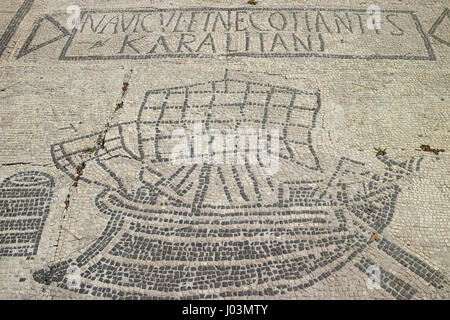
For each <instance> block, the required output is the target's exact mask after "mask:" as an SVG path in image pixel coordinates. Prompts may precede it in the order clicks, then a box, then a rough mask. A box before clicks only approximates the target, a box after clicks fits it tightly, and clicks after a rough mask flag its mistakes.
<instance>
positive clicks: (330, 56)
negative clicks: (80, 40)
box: [59, 7, 436, 61]
mask: <svg viewBox="0 0 450 320" xmlns="http://www.w3.org/2000/svg"><path fill="white" fill-rule="evenodd" d="M174 10H177V11H334V12H364V13H365V12H366V10H365V9H346V8H339V9H335V8H296V7H290V8H267V7H262V8H248V7H240V8H219V7H218V8H214V7H200V8H165V9H162V8H158V9H110V10H86V11H83V12H82V14H81V17H80V21H82V20H83V18H84V16H85V15H86V14H90V13H124V12H133V13H143V12H169V11H174ZM381 12H383V13H401V14H409V15H411V17H412V20H413V21H414V23H415V25H416V29H417V31H418V32H419V35H420V36H421V37H422V39H423V41H424V45H425V48H426V50H427V53H428V55H427V56H401V55H378V54H373V55H368V56H357V55H350V54H349V55H340V54H320V53H261V54H259V53H245V52H235V53H223V54H204V53H181V54H173V53H168V54H144V55H121V56H107V55H105V56H99V55H94V56H67V51H68V50H69V48H70V46H71V45H72V41H73V39H74V37H75V35H76V34H77V32H78V30H77V29H73V32H72V34H71V35H70V37H69V39H68V40H67V42H66V44H65V45H64V48H63V50H62V51H61V54H60V56H59V60H69V61H85V60H142V59H164V58H198V59H212V58H217V57H250V58H300V57H305V58H310V57H315V58H328V59H356V60H369V61H370V60H427V61H435V60H436V56H435V54H434V52H433V48H432V46H431V43H430V39H429V38H428V36H427V34H426V33H425V31H424V30H423V28H422V25H421V23H420V21H419V19H418V17H417V15H416V12H415V11H412V10H381Z"/></svg>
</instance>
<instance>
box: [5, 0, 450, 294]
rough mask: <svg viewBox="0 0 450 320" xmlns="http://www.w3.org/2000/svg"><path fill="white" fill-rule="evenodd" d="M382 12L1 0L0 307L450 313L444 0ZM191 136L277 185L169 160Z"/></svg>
mask: <svg viewBox="0 0 450 320" xmlns="http://www.w3.org/2000/svg"><path fill="white" fill-rule="evenodd" d="M377 3H378V5H379V6H380V8H381V10H382V11H383V12H382V15H381V18H382V24H381V29H380V30H377V31H378V32H376V31H375V30H368V29H367V26H366V20H367V14H366V9H367V6H368V4H367V2H364V1H339V0H333V1H327V2H326V4H324V3H323V1H291V2H289V3H286V2H285V1H268V0H267V1H259V3H258V4H257V5H255V6H252V5H249V4H247V2H246V1H245V0H243V1H183V2H182V3H181V2H179V3H178V2H169V3H168V2H166V1H133V2H132V3H131V2H130V1H125V0H121V1H114V2H113V3H111V2H109V1H88V0H85V1H58V2H57V3H53V2H48V1H40V0H35V1H25V2H24V4H20V3H17V1H3V2H2V4H1V5H0V33H3V36H2V38H1V39H2V41H3V42H0V49H2V46H3V50H2V51H0V52H2V54H1V55H0V66H1V68H0V75H1V76H0V103H1V108H0V122H1V132H2V135H1V153H0V164H1V166H0V180H1V181H0V298H13V299H58V298H62V299H72V298H75V299H101V298H106V299H110V298H116V299H117V298H133V297H136V298H158V297H162V298H165V299H167V298H176V299H179V298H196V299H198V298H202V299H204V298H220V299H222V298H224V299H236V298H240V299H253V298H261V297H263V298H266V299H405V298H406V299H409V298H411V299H448V298H449V287H448V276H449V265H448V261H449V253H448V248H449V237H450V234H449V231H448V230H449V218H448V215H449V212H450V202H449V196H448V195H449V186H450V181H449V178H450V174H449V169H448V168H449V167H450V163H449V150H450V145H449V141H450V139H449V136H450V134H449V133H450V127H449V124H448V119H449V116H450V114H449V113H450V112H449V110H450V109H449V99H450V96H449V89H448V88H449V80H448V79H449V72H448V69H449V68H448V67H449V61H448V59H449V50H450V47H449V42H450V39H449V38H448V35H449V34H450V33H449V31H450V30H449V29H448V28H449V22H450V16H449V14H448V10H447V11H445V10H446V6H448V1H444V0H442V1H437V0H433V1H430V0H427V1H418V0H410V1H395V2H392V1H378V2H377ZM74 4H76V5H79V6H80V8H81V9H82V12H83V15H82V18H81V29H80V30H78V31H76V30H75V31H73V32H72V30H68V26H67V19H68V18H69V14H68V13H67V12H66V9H67V7H68V6H70V5H74ZM214 8H217V9H214ZM264 8H266V9H264ZM294 8H296V9H294ZM227 9H230V10H229V11H227ZM193 12H196V14H193ZM305 13H307V15H308V17H307V18H306V16H305ZM228 14H229V18H230V24H229V25H228V24H227V21H228V20H227V19H228ZM347 17H348V18H349V20H350V21H351V31H350V30H349V24H348V23H347V24H346V25H347V27H345V22H346V20H345V19H347ZM239 19H242V20H239ZM307 19H308V20H307ZM339 19H342V20H339ZM91 20H92V25H91ZM11 21H13V22H12V23H11ZM307 21H308V22H307ZM8 25H9V26H10V27H8ZM96 28H97V29H96ZM228 28H229V29H228ZM308 29H310V30H308ZM246 32H248V33H246ZM308 36H309V40H310V41H311V48H308V46H309V45H308ZM183 37H184V38H183ZM295 37H297V38H295ZM446 37H447V38H446ZM183 39H184V42H183ZM299 39H300V40H301V41H302V42H303V44H302V43H300V40H299ZM261 41H262V42H261ZM262 44H263V45H262ZM234 50H236V51H234ZM191 51H192V52H191ZM124 83H127V85H126V86H124ZM158 90H159V91H158ZM186 119H187V120H188V121H187V122H186V121H184V120H186ZM191 120H192V121H194V120H197V121H203V124H204V126H209V128H210V129H219V130H222V131H224V130H226V129H235V128H252V129H256V130H257V129H261V128H266V129H278V130H280V137H281V141H282V143H281V147H280V156H281V158H280V162H279V164H280V168H279V170H278V172H277V173H276V174H274V175H272V176H270V177H269V178H270V179H269V181H268V179H267V177H266V176H264V175H262V174H261V172H260V170H259V167H258V165H256V166H255V165H253V164H251V165H248V166H246V165H236V166H231V165H229V164H212V165H207V164H205V163H199V164H197V165H193V164H188V165H186V164H185V165H183V166H180V165H174V164H171V163H170V162H164V161H163V159H164V158H166V157H169V156H170V150H171V149H170V147H171V141H170V139H168V138H167V139H165V138H164V136H167V137H170V136H171V133H172V131H173V130H175V129H183V128H187V129H188V130H192V125H193V122H192V121H191ZM189 121H191V122H189ZM286 123H288V125H286ZM155 128H158V129H155ZM283 130H285V132H284V131H283ZM147 138H150V141H148V140H146V139H147ZM421 145H429V146H430V147H431V148H435V149H443V150H445V151H440V152H439V153H438V154H435V153H433V152H428V151H423V150H421V149H420V146H421ZM155 146H156V147H155ZM286 146H287V147H286ZM374 148H381V149H386V152H387V154H386V155H385V156H382V155H377V151H375V150H374ZM83 163H84V164H85V167H83V166H82V164H83ZM77 169H78V172H77ZM141 173H142V174H141ZM77 176H78V177H79V178H77ZM10 177H11V178H10ZM78 179H79V181H76V182H77V183H75V184H74V182H75V180H78ZM374 232H378V233H379V238H378V240H375V241H373V242H370V241H369V239H370V238H371V236H372V235H373V233H374ZM70 266H76V267H78V268H79V269H77V270H75V271H74V272H72V271H73V270H72V271H71V269H69V270H68V268H69V267H70ZM371 266H374V267H375V272H377V271H380V272H381V282H380V285H381V288H378V289H377V288H376V289H370V288H369V287H368V286H367V281H368V280H367V279H368V278H369V276H368V274H367V273H366V272H367V270H368V268H369V267H371ZM78 271H79V272H80V277H79V278H77V277H78V273H77V272H78ZM74 277H75V279H80V288H78V287H72V286H71V284H70V283H69V282H68V281H69V280H71V279H74ZM76 282H77V281H75V284H76ZM369 282H370V281H369ZM72 284H73V283H72Z"/></svg>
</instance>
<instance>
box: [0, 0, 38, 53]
mask: <svg viewBox="0 0 450 320" xmlns="http://www.w3.org/2000/svg"><path fill="white" fill-rule="evenodd" d="M33 2H34V0H25V1H24V3H23V4H22V6H21V7H20V8H19V10H17V13H16V15H15V16H14V18H12V20H11V21H10V23H9V25H8V27H7V28H6V30H5V33H3V35H2V37H1V39H0V58H1V57H2V54H3V52H4V51H5V49H6V46H7V45H8V43H9V41H10V40H11V38H12V37H13V35H14V34H15V33H16V31H17V28H18V27H19V25H20V23H21V22H22V20H23V19H24V18H25V16H26V15H27V13H28V11H30V9H31V6H32V5H33Z"/></svg>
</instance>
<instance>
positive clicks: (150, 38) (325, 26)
mask: <svg viewBox="0 0 450 320" xmlns="http://www.w3.org/2000/svg"><path fill="white" fill-rule="evenodd" d="M381 15H382V17H381V19H382V26H381V28H380V29H373V30H371V29H370V28H368V26H367V19H368V18H369V16H368V15H367V14H366V12H365V10H355V9H318V8H315V9H302V8H288V9H270V8H260V9H259V10H256V9H248V8H235V9H212V8H204V9H202V8H198V9H174V10H172V9H167V10H154V9H149V10H111V11H86V12H84V13H83V15H82V17H81V24H80V27H79V29H78V30H77V29H74V32H73V33H72V35H71V36H70V38H69V40H68V41H67V43H66V45H65V47H64V49H63V51H62V53H61V57H60V58H61V59H63V60H83V59H86V60H111V59H148V58H213V57H218V56H249V57H258V58H267V57H302V56H305V57H311V56H313V57H326V58H345V59H411V60H417V59H418V60H434V54H433V52H432V49H431V47H430V45H429V41H428V38H427V37H426V35H425V34H424V33H423V30H422V28H421V25H420V22H419V21H418V19H417V17H416V16H415V14H414V13H413V12H410V11H393V10H390V11H389V10H387V11H383V12H382V13H381Z"/></svg>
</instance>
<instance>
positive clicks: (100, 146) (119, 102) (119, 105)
mask: <svg viewBox="0 0 450 320" xmlns="http://www.w3.org/2000/svg"><path fill="white" fill-rule="evenodd" d="M132 72H133V69H130V71H129V72H127V73H126V74H125V75H124V78H123V81H122V87H121V93H120V94H119V97H118V98H117V100H116V105H115V107H114V111H113V112H112V113H111V114H110V116H109V117H108V119H107V123H106V125H105V128H106V129H105V130H104V132H103V136H102V137H101V139H99V141H97V145H96V146H95V148H94V149H103V148H104V144H105V139H106V135H107V134H108V132H109V129H110V127H111V123H112V121H113V120H114V117H115V115H116V113H117V111H118V110H119V109H121V108H123V105H124V102H123V99H124V98H125V96H126V94H127V91H128V86H129V82H130V78H131V74H132ZM93 156H94V152H91V153H90V154H89V156H88V159H91V158H92V157H93ZM86 163H87V161H86V160H82V162H81V164H80V165H78V166H77V168H76V171H77V172H76V178H75V179H74V181H71V185H70V187H69V191H68V193H67V196H66V198H65V200H64V209H63V211H62V213H61V222H60V226H59V230H58V238H57V240H56V245H55V246H56V250H55V253H54V255H53V259H52V263H53V264H54V263H55V262H56V259H57V256H58V248H59V246H60V242H61V236H62V233H63V230H64V231H66V232H68V233H70V234H72V232H70V231H69V230H68V229H67V228H66V227H65V226H64V218H65V217H66V214H67V213H68V211H69V207H70V200H71V194H72V191H73V189H74V188H77V187H78V181H79V180H80V179H81V176H82V175H83V171H84V169H85V168H86ZM72 235H73V236H74V237H75V239H76V240H74V241H81V238H80V239H78V237H76V236H75V235H74V234H72Z"/></svg>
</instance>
